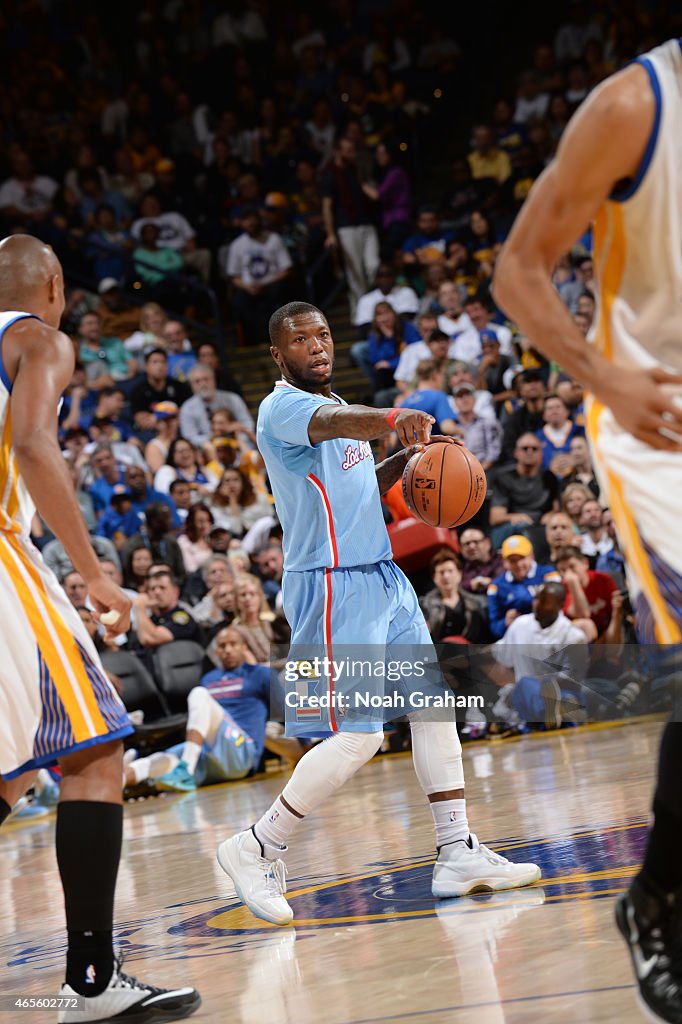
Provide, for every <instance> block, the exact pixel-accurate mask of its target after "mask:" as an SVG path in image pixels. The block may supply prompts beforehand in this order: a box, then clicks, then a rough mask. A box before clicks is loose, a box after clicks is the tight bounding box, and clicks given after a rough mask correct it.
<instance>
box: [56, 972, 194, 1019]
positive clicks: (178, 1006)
mask: <svg viewBox="0 0 682 1024" xmlns="http://www.w3.org/2000/svg"><path fill="white" fill-rule="evenodd" d="M59 995H60V998H62V999H66V998H68V997H69V996H74V997H78V998H79V1008H78V1009H69V1008H65V1009H60V1011H59V1024H89V1022H94V1021H108V1020H110V1021H121V1024H165V1022H166V1021H173V1020H184V1019H185V1017H190V1016H191V1015H192V1014H193V1013H194V1011H195V1010H198V1009H199V1007H200V1006H201V996H200V995H199V993H198V992H197V991H196V989H193V988H172V989H170V988H155V987H154V986H153V985H147V984H146V983H145V982H143V981H138V980H137V978H132V977H130V975H128V974H124V973H123V971H122V970H121V964H120V962H119V961H116V962H115V964H114V973H113V974H112V975H111V980H110V981H109V984H108V985H107V987H106V988H105V990H104V992H101V993H100V994H99V995H98V996H78V993H77V992H74V990H73V989H72V988H71V986H70V985H62V987H61V989H60V991H59ZM81 1007H82V1008H81Z"/></svg>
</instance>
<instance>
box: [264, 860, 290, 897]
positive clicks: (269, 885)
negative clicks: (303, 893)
mask: <svg viewBox="0 0 682 1024" xmlns="http://www.w3.org/2000/svg"><path fill="white" fill-rule="evenodd" d="M263 865H264V868H265V888H266V889H267V892H268V896H283V895H284V893H285V892H286V891H287V882H286V874H287V866H286V864H285V863H284V861H283V860H265V859H264V860H263Z"/></svg>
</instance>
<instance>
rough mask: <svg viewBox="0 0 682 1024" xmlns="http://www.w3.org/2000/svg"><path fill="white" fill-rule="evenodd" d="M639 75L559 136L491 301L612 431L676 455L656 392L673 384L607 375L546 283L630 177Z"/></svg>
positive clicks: (637, 137)
mask: <svg viewBox="0 0 682 1024" xmlns="http://www.w3.org/2000/svg"><path fill="white" fill-rule="evenodd" d="M654 117H655V101H654V97H653V93H652V90H651V85H650V83H649V78H648V75H647V73H646V71H645V69H644V68H643V67H641V66H639V65H633V66H631V67H629V68H627V69H626V70H624V71H622V72H620V73H619V74H617V75H615V76H614V77H612V78H610V79H608V80H607V81H606V82H604V83H602V85H600V86H599V87H598V88H597V89H595V90H594V92H593V93H592V94H591V95H590V97H589V98H588V99H587V100H586V102H585V103H584V104H583V106H582V107H581V108H580V110H579V111H578V113H577V114H576V115H575V117H574V118H573V119H572V121H571V122H570V124H569V126H568V128H567V129H566V131H565V132H564V135H563V137H562V140H561V143H560V145H559V149H558V152H557V155H556V158H555V159H554V160H553V162H552V163H551V164H550V165H549V167H547V169H546V170H545V171H544V172H543V174H542V175H541V176H540V178H539V179H538V181H537V182H536V184H535V185H534V186H533V188H532V189H531V192H530V194H529V196H528V199H527V200H526V203H525V204H524V206H523V209H522V210H521V213H520V214H519V216H518V217H517V219H516V221H515V223H514V227H513V228H512V231H511V233H510V236H509V238H508V240H507V243H506V245H505V247H504V249H503V252H502V254H501V256H500V259H499V260H498V265H497V269H496V272H495V278H494V282H493V294H494V297H495V301H496V302H497V303H498V304H499V305H500V306H501V307H502V308H503V309H504V311H505V312H506V313H507V315H508V316H510V317H511V318H512V319H513V320H515V321H516V322H517V323H518V324H519V326H520V328H521V330H522V331H523V332H524V334H526V336H527V337H528V338H529V339H530V340H531V341H532V343H533V344H534V345H535V346H536V347H537V348H538V349H540V351H542V352H544V354H545V355H547V356H549V358H551V359H555V360H556V361H557V362H559V363H560V364H561V366H562V368H563V369H564V370H566V371H567V372H568V373H569V374H570V375H571V376H572V377H574V378H575V379H576V380H578V381H580V382H581V383H583V384H585V385H587V386H588V387H589V388H590V390H591V391H593V392H594V394H595V395H596V397H597V398H598V399H600V400H601V401H603V402H604V403H605V404H606V405H608V406H609V407H610V408H611V409H612V410H613V412H614V415H615V417H616V419H617V420H618V422H619V423H620V424H621V425H622V426H623V427H624V428H625V429H626V430H628V431H629V432H630V433H632V434H634V435H635V436H636V437H638V438H639V439H640V440H642V441H645V442H646V443H648V444H650V445H652V446H653V447H656V448H670V449H676V450H682V444H679V443H678V442H676V441H673V440H672V439H671V438H670V437H666V436H665V435H664V434H661V433H660V431H661V430H667V431H669V430H671V429H673V430H674V431H675V432H677V431H679V432H680V433H682V409H681V408H680V407H679V406H677V405H676V404H675V403H674V402H673V401H672V400H671V399H670V398H668V397H667V396H666V395H665V394H664V393H663V392H662V391H661V390H660V388H659V386H658V385H660V384H662V383H674V384H681V383H682V376H680V375H676V374H668V373H666V372H665V371H663V370H661V369H651V370H644V369H642V368H636V369H631V368H626V367H620V366H614V365H613V364H611V363H609V362H608V361H607V360H606V359H605V357H604V356H603V355H602V354H601V353H600V352H598V351H597V349H596V347H595V346H593V345H591V344H589V343H588V342H587V341H586V340H585V338H584V337H583V335H582V334H581V333H580V331H579V330H578V329H577V327H576V326H575V324H574V323H573V320H572V318H571V315H570V313H569V312H568V310H567V308H566V306H565V305H564V304H563V302H562V301H561V299H560V297H559V295H558V294H557V292H556V290H555V288H554V286H553V284H552V280H551V276H552V271H553V268H554V265H555V263H556V261H557V260H558V258H559V257H560V256H561V255H562V254H563V253H565V252H567V251H568V250H569V249H570V248H571V246H572V245H573V244H574V243H575V240H576V239H577V238H578V237H579V236H580V235H581V234H582V233H583V231H584V230H585V229H586V227H587V226H588V224H589V223H590V222H591V221H592V220H593V219H594V217H595V215H596V214H597V212H598V210H599V208H600V207H601V205H602V204H603V203H604V201H605V200H606V199H607V198H608V196H609V195H610V193H611V192H612V191H613V188H614V186H615V185H616V184H617V182H619V181H622V180H623V179H632V178H633V177H635V175H636V173H637V170H638V168H639V166H640V163H641V160H642V158H643V154H644V152H645V150H646V146H647V143H648V140H649V138H650V135H651V131H652V128H653V124H654Z"/></svg>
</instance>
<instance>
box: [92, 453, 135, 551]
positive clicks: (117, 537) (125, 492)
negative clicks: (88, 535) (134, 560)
mask: <svg viewBox="0 0 682 1024" xmlns="http://www.w3.org/2000/svg"><path fill="white" fill-rule="evenodd" d="M139 472H142V470H139ZM143 475H144V474H143ZM143 520H144V516H143V515H140V514H139V513H138V512H136V511H135V509H134V508H133V498H132V495H131V493H130V488H129V487H126V485H125V484H115V485H114V489H113V491H112V494H111V498H110V499H109V507H108V508H107V509H105V511H104V512H103V514H102V516H101V517H100V520H99V522H98V523H97V530H96V534H97V536H98V537H107V538H108V539H109V540H110V541H113V543H114V545H115V546H116V549H117V550H119V551H120V549H121V548H122V547H123V545H124V544H125V542H126V540H127V539H128V538H129V537H134V536H135V535H136V534H137V533H139V532H140V523H141V522H142V521H143Z"/></svg>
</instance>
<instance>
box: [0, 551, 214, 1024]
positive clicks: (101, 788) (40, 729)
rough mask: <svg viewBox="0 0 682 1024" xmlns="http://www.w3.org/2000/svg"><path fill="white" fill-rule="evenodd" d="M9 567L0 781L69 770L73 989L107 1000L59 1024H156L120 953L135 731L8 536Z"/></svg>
mask: <svg viewBox="0 0 682 1024" xmlns="http://www.w3.org/2000/svg"><path fill="white" fill-rule="evenodd" d="M0 561H1V562H2V563H3V565H4V566H5V568H6V569H7V572H5V573H3V572H0V606H1V607H2V613H3V628H4V629H5V630H6V632H7V635H9V636H11V637H12V640H13V643H12V644H11V645H8V648H7V649H6V651H5V652H4V660H3V663H2V668H1V669H0V695H1V696H2V698H3V704H4V706H5V707H6V708H10V709H11V714H8V715H7V716H3V721H2V722H0V733H1V734H2V736H1V738H2V741H3V742H2V744H0V771H2V772H3V774H4V776H5V779H7V777H8V776H13V775H17V776H20V775H21V774H22V770H23V771H26V770H29V769H34V768H39V767H41V766H42V765H44V764H50V763H52V762H54V761H55V760H56V761H58V762H59V764H60V767H61V769H62V785H61V793H60V804H59V806H58V808H57V829H56V847H57V859H58V865H59V871H60V875H61V878H62V885H63V889H64V902H65V907H66V915H67V928H68V932H69V935H68V954H67V982H66V984H65V985H64V988H63V990H62V991H63V992H65V993H66V994H68V993H72V994H74V993H77V994H80V995H86V993H87V992H88V987H89V991H91V992H95V993H97V994H95V995H93V996H90V997H89V998H88V997H87V995H86V998H88V1002H87V1010H85V1011H84V1010H83V1009H79V1010H77V1011H73V1012H72V1011H71V1010H66V1011H62V1014H61V1016H60V1021H62V1022H63V1024H71V1022H72V1021H77V1020H84V1019H86V1020H93V1021H96V1020H104V1019H107V1020H108V1019H111V1018H115V1017H116V1015H117V1014H120V1013H121V1012H123V1011H126V1010H128V1009H130V1007H131V1006H135V1007H136V1010H139V1013H138V1014H137V1016H136V1019H137V1020H139V1021H140V1022H144V1021H147V1020H151V1019H152V1017H151V1013H150V1012H147V1010H146V1008H145V1003H146V1001H148V1000H149V999H150V998H151V997H152V989H151V988H150V987H149V986H141V985H139V983H137V982H134V981H132V980H131V981H130V983H128V982H126V981H125V980H124V979H123V976H122V975H121V974H120V971H119V970H118V967H117V966H116V965H115V962H114V956H113V948H112V930H113V924H112V913H113V901H114V888H115V884H116V875H117V870H118V862H119V857H120V849H121V832H122V807H121V777H122V744H121V742H120V740H121V738H122V737H123V736H124V735H128V734H129V733H130V732H131V731H132V728H131V726H130V722H129V720H128V716H127V713H126V711H125V708H124V707H123V704H122V703H121V701H120V699H119V698H118V696H117V694H116V692H115V691H114V689H113V687H112V686H111V684H110V683H109V681H108V679H107V677H106V675H105V673H104V669H103V668H102V665H101V662H100V661H99V657H98V655H97V652H96V651H95V648H94V645H93V644H92V642H91V640H90V638H89V636H88V634H87V632H86V630H85V627H84V626H83V623H82V622H81V619H80V617H79V615H78V614H77V612H76V611H75V609H74V608H73V606H72V605H71V603H70V602H69V600H68V598H67V597H66V595H65V594H64V592H63V591H62V589H61V587H59V584H58V583H57V581H56V579H55V578H54V576H53V574H52V573H51V572H50V571H49V570H48V569H47V567H46V566H45V564H44V563H43V561H42V559H41V558H40V556H39V555H38V554H37V552H35V550H34V549H32V548H27V547H26V548H25V547H24V546H23V544H22V542H21V541H20V539H18V538H16V537H9V536H3V537H0ZM72 984H73V985H74V986H78V987H77V988H74V987H72ZM157 991H158V990H157ZM162 999H165V993H164V994H163V995H162ZM199 1003H200V999H199V996H198V994H197V993H195V992H194V991H193V990H191V989H187V990H184V991H181V992H177V993H172V994H170V996H169V1000H168V1006H169V1008H173V1007H175V1008H176V1009H177V1010H178V1011H179V1012H178V1013H177V1019H180V1018H181V1017H183V1016H187V1015H188V1014H189V1013H190V1012H192V1011H193V1009H196V1007H197V1006H198V1005H199Z"/></svg>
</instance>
